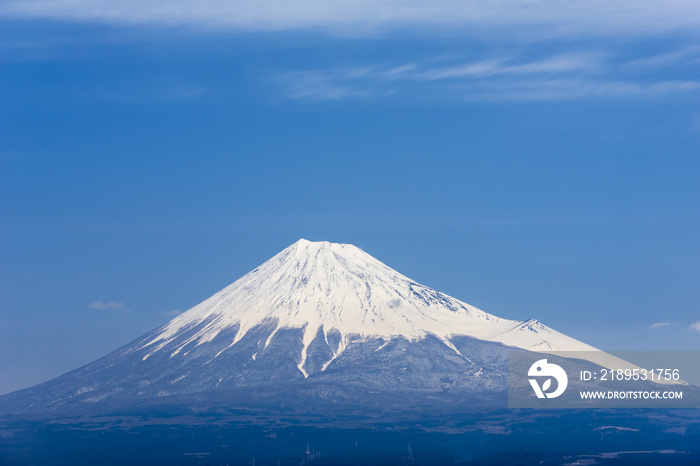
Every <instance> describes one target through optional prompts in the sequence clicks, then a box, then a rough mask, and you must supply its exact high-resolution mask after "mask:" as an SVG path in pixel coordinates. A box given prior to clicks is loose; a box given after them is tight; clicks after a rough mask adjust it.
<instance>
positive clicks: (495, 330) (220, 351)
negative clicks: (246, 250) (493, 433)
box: [0, 239, 595, 412]
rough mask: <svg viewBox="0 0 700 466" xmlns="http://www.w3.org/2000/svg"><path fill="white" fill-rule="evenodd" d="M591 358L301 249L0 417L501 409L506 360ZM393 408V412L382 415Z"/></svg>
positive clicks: (351, 263)
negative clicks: (201, 408) (177, 407)
mask: <svg viewBox="0 0 700 466" xmlns="http://www.w3.org/2000/svg"><path fill="white" fill-rule="evenodd" d="M512 348H521V349H526V350H531V351H563V350H569V351H591V350H594V349H595V348H593V347H591V346H588V345H586V344H584V343H581V342H579V341H577V340H575V339H573V338H570V337H568V336H566V335H563V334H561V333H559V332H556V331H554V330H552V329H550V328H548V327H546V326H544V325H542V324H541V323H539V322H537V321H536V320H527V321H513V320H507V319H501V318H498V317H496V316H493V315H491V314H488V313H486V312H484V311H482V310H480V309H478V308H476V307H474V306H471V305H469V304H466V303H464V302H462V301H459V300H457V299H455V298H452V297H450V296H447V295H445V294H443V293H440V292H438V291H436V290H433V289H431V288H428V287H426V286H423V285H420V284H418V283H416V282H414V281H413V280H411V279H409V278H407V277H406V276H404V275H402V274H400V273H398V272H397V271H395V270H393V269H391V268H390V267H388V266H386V265H385V264H383V263H382V262H380V261H378V260H377V259H375V258H373V257H372V256H370V255H369V254H367V253H365V252H364V251H362V250H361V249H359V248H357V247H355V246H353V245H350V244H336V243H328V242H310V241H306V240H303V239H301V240H299V241H297V242H296V243H294V244H292V245H291V246H289V247H288V248H286V249H284V250H283V251H282V252H280V253H279V254H277V255H276V256H274V257H273V258H271V259H270V260H268V261H267V262H265V263H264V264H262V265H261V266H259V267H258V268H256V269H255V270H253V271H252V272H250V273H248V274H247V275H245V276H243V277H242V278H240V279H238V280H237V281H235V282H234V283H233V284H231V285H229V286H228V287H226V288H224V289H223V290H221V291H219V292H218V293H216V294H215V295H213V296H212V297H210V298H209V299H207V300H205V301H204V302H202V303H200V304H198V305H197V306H195V307H193V308H192V309H190V310H189V311H187V312H185V313H183V314H181V315H179V316H178V317H176V318H174V319H173V320H172V321H170V322H169V323H167V324H165V325H163V326H162V327H160V328H158V329H156V330H154V331H152V332H150V333H148V334H146V335H144V336H143V337H141V338H139V339H137V340H135V341H134V342H132V343H130V344H128V345H126V346H125V347H123V348H121V349H119V350H117V351H115V352H113V353H111V354H109V355H107V356H105V357H104V358H102V359H99V360H97V361H95V362H93V363H91V364H88V365H86V366H84V367H82V368H80V369H77V370H75V371H73V372H70V373H67V374H64V375H62V376H60V377H58V378H56V379H53V380H51V381H49V382H46V383H44V384H42V385H38V386H36V387H32V388H28V389H25V390H20V391H18V392H14V393H12V394H9V395H6V396H4V397H0V411H5V412H26V411H46V410H56V409H63V410H66V409H73V410H75V409H79V408H88V407H89V408H95V407H97V406H99V407H102V408H103V409H108V408H112V407H118V406H129V405H133V404H142V405H143V404H148V403H156V402H170V403H189V402H191V400H193V399H195V398H196V399H198V400H200V401H201V402H206V401H202V400H209V401H211V400H217V402H218V403H226V404H229V405H230V404H234V405H241V404H250V403H263V404H266V405H274V406H289V405H294V404H296V403H301V404H304V403H308V401H309V400H310V399H313V400H315V401H316V402H328V403H333V404H336V405H337V404H343V403H345V404H349V405H354V404H356V403H358V402H361V403H368V402H369V403H374V404H376V405H381V406H383V407H385V408H386V407H387V406H388V404H391V402H396V400H397V395H400V396H401V397H402V398H401V397H400V398H401V399H402V400H403V402H406V400H413V401H412V402H413V403H415V404H421V403H426V402H429V401H430V400H433V401H434V400H435V399H440V400H443V401H449V400H457V399H460V400H463V399H464V396H465V395H469V397H470V400H472V402H473V403H478V402H479V400H481V401H488V400H483V398H484V397H486V398H491V397H493V396H496V397H498V396H501V397H502V396H504V394H505V389H506V383H505V378H506V372H507V368H506V363H505V361H506V354H507V351H508V350H509V349H512ZM387 403H388V404H387Z"/></svg>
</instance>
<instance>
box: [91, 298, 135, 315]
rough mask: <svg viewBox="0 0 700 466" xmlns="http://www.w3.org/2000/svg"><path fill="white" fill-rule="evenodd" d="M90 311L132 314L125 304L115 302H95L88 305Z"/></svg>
mask: <svg viewBox="0 0 700 466" xmlns="http://www.w3.org/2000/svg"><path fill="white" fill-rule="evenodd" d="M88 309H95V310H97V311H118V312H126V313H129V312H131V311H130V310H129V308H127V307H126V306H125V305H124V303H117V302H114V301H93V302H91V303H90V304H88Z"/></svg>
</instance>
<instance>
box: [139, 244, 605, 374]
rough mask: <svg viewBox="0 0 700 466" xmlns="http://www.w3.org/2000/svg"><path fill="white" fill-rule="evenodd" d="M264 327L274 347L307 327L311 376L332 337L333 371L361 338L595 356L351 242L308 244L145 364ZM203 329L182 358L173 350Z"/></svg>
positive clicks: (191, 322) (212, 307)
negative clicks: (315, 353)
mask: <svg viewBox="0 0 700 466" xmlns="http://www.w3.org/2000/svg"><path fill="white" fill-rule="evenodd" d="M261 324H268V325H271V326H274V330H273V331H272V332H271V333H270V335H269V337H268V338H267V341H266V342H265V344H264V347H267V345H269V344H270V342H271V341H272V339H273V337H274V335H275V333H276V332H277V331H278V330H280V329H287V328H293V329H303V348H302V350H301V354H300V358H299V361H300V362H299V364H298V368H299V370H300V371H301V372H302V373H303V374H304V376H307V372H306V370H305V368H304V367H305V362H306V354H307V349H308V348H309V345H310V344H311V342H312V341H313V340H314V339H315V338H317V336H318V335H319V332H320V333H321V334H322V335H323V336H324V338H325V340H326V342H328V341H329V336H330V337H331V338H332V339H335V340H337V342H338V343H337V345H332V346H334V351H333V353H334V354H333V356H332V357H331V358H330V359H329V360H328V361H327V362H326V363H325V364H324V369H325V367H326V366H328V364H330V363H331V362H332V361H333V360H334V359H335V358H337V357H338V356H339V355H340V354H341V353H342V352H343V350H344V349H345V348H346V346H347V344H348V342H349V340H350V339H351V338H353V339H368V338H382V339H385V340H386V341H390V340H391V339H392V338H395V337H402V338H405V339H407V340H409V341H415V340H421V339H423V338H425V337H426V336H427V335H433V336H436V337H437V338H439V339H440V340H442V341H443V343H445V344H446V345H447V346H448V347H450V348H451V349H453V350H454V351H455V352H457V353H458V354H459V351H458V350H457V349H456V348H455V347H454V345H453V344H452V343H451V338H453V337H454V336H457V335H465V336H469V337H473V338H477V339H480V340H488V341H494V342H500V343H503V344H505V345H507V346H513V347H517V348H524V349H531V350H543V351H562V350H572V351H590V350H595V348H593V347H591V346H588V345H586V344H584V343H581V342H579V341H577V340H574V339H573V338H570V337H567V336H566V335H563V334H561V333H559V332H556V331H554V330H552V329H550V328H548V327H546V326H544V325H542V324H540V323H539V322H537V321H535V320H529V321H525V322H519V321H512V320H507V319H501V318H498V317H496V316H493V315H491V314H488V313H486V312H484V311H482V310H481V309H478V308H476V307H474V306H471V305H469V304H467V303H464V302H462V301H459V300H457V299H455V298H452V297H450V296H447V295H445V294H443V293H440V292H438V291H435V290H433V289H431V288H428V287H426V286H423V285H420V284H418V283H416V282H415V281H413V280H411V279H409V278H408V277H406V276H404V275H402V274H400V273H398V272H397V271H395V270H393V269H391V268H390V267H388V266H386V265H385V264H383V263H382V262H380V261H378V260H377V259H375V258H374V257H372V256H370V255H369V254H367V253H365V252H364V251H362V250H361V249H359V248H357V247H356V246H353V245H351V244H337V243H329V242H325V241H324V242H311V241H307V240H304V239H300V240H299V241H297V242H296V243H294V244H292V245H291V246H289V247H288V248H286V249H284V250H283V251H282V252H280V253H279V254H277V255H276V256H274V257H273V258H271V259H270V260H268V261H267V262H265V263H264V264H262V265H261V266H259V267H258V268H256V269H255V270H253V271H252V272H250V273H248V274H247V275H245V276H243V277H242V278H240V279H239V280H237V281H235V282H234V283H233V284H231V285H229V286H228V287H226V288H224V289H223V290H221V291H219V292H218V293H216V294H215V295H213V296H212V297H210V298H209V299H207V300H206V301H204V302H202V303H200V304H198V305H197V306H195V307H193V308H192V309H190V310H189V311H187V312H185V313H183V314H181V315H180V316H178V317H176V318H175V319H173V320H172V321H171V322H170V323H168V324H167V325H165V326H164V327H163V328H162V329H161V330H160V331H159V332H158V333H157V334H156V335H155V336H154V337H153V338H152V339H150V340H149V341H147V342H146V343H145V344H144V345H143V347H144V348H148V349H149V352H148V353H147V354H146V355H145V356H144V359H146V358H148V357H150V356H151V355H152V354H154V353H155V352H157V351H160V350H163V349H166V347H167V350H168V351H171V352H172V354H173V355H175V354H177V353H178V352H179V351H180V349H182V348H183V347H185V346H186V345H188V344H191V343H192V342H195V343H196V344H203V343H206V342H208V341H211V340H213V339H214V338H215V337H216V336H217V335H219V334H220V333H221V332H222V331H225V330H226V331H231V330H235V331H236V333H235V337H234V338H233V339H232V341H231V343H230V345H229V347H228V348H225V349H223V350H221V351H220V352H219V354H221V353H223V352H224V351H226V350H227V349H229V348H230V347H233V346H234V345H235V344H236V343H237V342H239V341H240V340H241V339H242V338H243V337H244V336H245V335H246V333H247V332H248V331H250V330H251V329H253V328H255V327H256V326H259V325H261ZM194 327H197V331H196V332H194V333H193V334H192V335H189V337H188V338H187V339H186V340H184V341H182V342H181V343H179V344H178V347H177V348H176V349H175V350H174V351H172V349H171V346H169V345H168V343H170V342H171V341H173V340H174V339H175V338H176V337H177V336H179V335H181V333H182V332H183V331H185V330H186V329H191V328H194ZM219 354H217V356H218V355H219ZM460 355H461V354H460ZM253 357H255V355H254V356H253Z"/></svg>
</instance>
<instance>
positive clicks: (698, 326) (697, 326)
mask: <svg viewBox="0 0 700 466" xmlns="http://www.w3.org/2000/svg"><path fill="white" fill-rule="evenodd" d="M690 330H693V331H696V332H700V320H698V321H697V322H693V323H692V324H690Z"/></svg>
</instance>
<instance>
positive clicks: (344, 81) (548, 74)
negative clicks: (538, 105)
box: [274, 50, 700, 102]
mask: <svg viewBox="0 0 700 466" xmlns="http://www.w3.org/2000/svg"><path fill="white" fill-rule="evenodd" d="M698 52H700V51H698V50H695V51H694V52H692V53H691V52H690V51H688V50H686V51H683V53H678V54H675V55H674V54H666V55H663V56H659V57H660V58H659V60H658V61H657V62H656V63H657V64H659V63H662V62H663V63H665V64H666V66H667V67H669V68H672V67H673V66H674V65H678V64H679V62H680V66H685V65H684V62H686V61H690V62H691V66H692V60H694V59H696V58H697V57H698ZM654 58H657V57H649V60H650V61H651V62H653V61H654ZM636 66H639V60H636V62H635V64H630V63H629V62H618V63H616V62H615V61H614V59H612V58H610V57H607V56H606V55H605V54H600V53H588V54H563V55H554V56H550V57H544V58H540V59H530V60H522V59H520V60H517V59H513V58H510V57H498V58H490V59H486V60H477V61H471V62H457V63H448V64H445V63H441V64H439V65H436V64H435V63H434V62H429V61H428V62H425V63H422V64H421V63H418V62H410V63H404V64H399V65H395V64H394V65H373V66H361V67H355V68H342V67H338V68H329V69H316V70H304V71H293V72H284V73H278V74H276V75H274V80H275V81H276V82H277V83H278V84H281V85H282V87H283V92H284V93H285V95H286V97H288V98H291V99H306V100H317V101H318V100H341V99H358V98H377V97H381V96H388V95H392V94H402V95H404V96H409V97H410V96H411V95H419V94H420V95H431V96H432V97H433V98H435V99H440V98H443V99H450V100H461V101H465V102H471V101H545V100H574V99H585V98H605V99H609V98H628V99H654V98H662V97H664V98H668V97H674V96H682V95H687V94H690V93H697V92H700V80H693V79H686V78H685V74H684V73H682V72H681V73H678V76H679V77H678V78H677V79H674V78H673V77H672V76H669V74H668V73H666V74H665V75H663V78H662V77H654V76H649V75H640V74H639V73H636V72H634V71H628V70H629V68H630V67H636Z"/></svg>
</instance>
